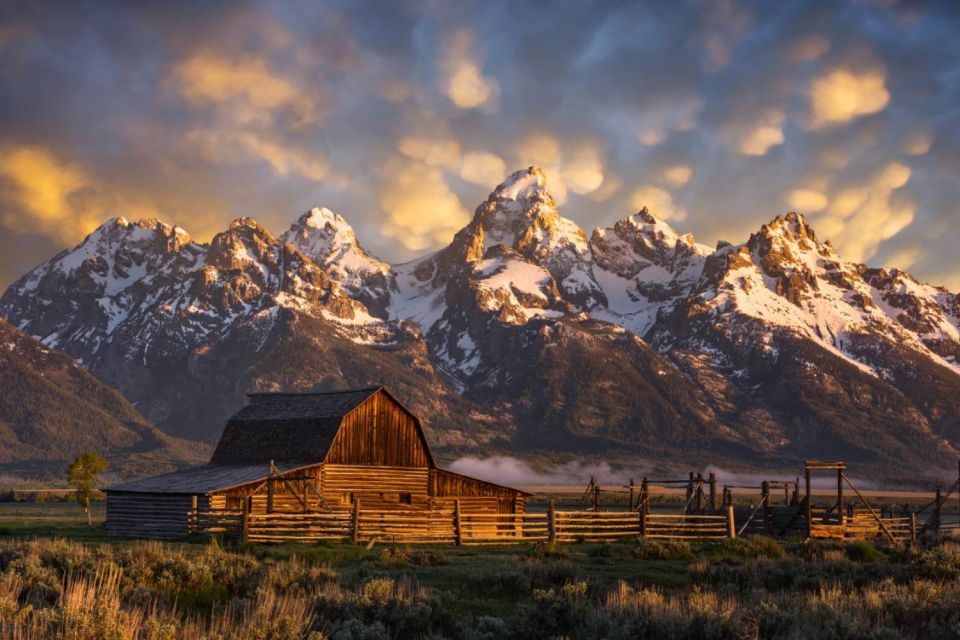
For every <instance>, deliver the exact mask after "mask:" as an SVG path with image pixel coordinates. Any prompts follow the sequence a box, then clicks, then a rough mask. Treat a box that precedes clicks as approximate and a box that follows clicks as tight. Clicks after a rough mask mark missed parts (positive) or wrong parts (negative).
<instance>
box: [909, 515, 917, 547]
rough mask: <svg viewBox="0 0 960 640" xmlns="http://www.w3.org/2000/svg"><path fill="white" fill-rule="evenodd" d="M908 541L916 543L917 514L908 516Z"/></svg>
mask: <svg viewBox="0 0 960 640" xmlns="http://www.w3.org/2000/svg"><path fill="white" fill-rule="evenodd" d="M910 539H911V540H913V541H916V539H917V514H916V513H911V514H910Z"/></svg>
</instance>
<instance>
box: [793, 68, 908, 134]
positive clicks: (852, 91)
mask: <svg viewBox="0 0 960 640" xmlns="http://www.w3.org/2000/svg"><path fill="white" fill-rule="evenodd" d="M889 102H890V92H889V91H888V90H887V87H886V73H885V72H884V71H883V70H880V69H874V70H872V71H864V72H861V73H856V72H854V71H849V70H847V69H835V70H833V71H829V72H827V73H825V74H824V75H821V76H819V77H817V78H815V79H814V80H813V82H812V83H811V85H810V109H811V118H812V120H811V126H812V127H813V128H815V129H816V128H822V127H827V126H831V125H837V124H842V123H844V122H849V121H851V120H853V119H855V118H858V117H860V116H865V115H869V114H871V113H877V112H878V111H882V110H883V109H884V108H885V107H886V106H887V104H888V103H889Z"/></svg>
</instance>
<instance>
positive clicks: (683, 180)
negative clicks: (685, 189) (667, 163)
mask: <svg viewBox="0 0 960 640" xmlns="http://www.w3.org/2000/svg"><path fill="white" fill-rule="evenodd" d="M692 177H693V167H691V166H688V165H685V164H678V165H674V166H672V167H667V168H666V169H664V170H663V179H664V180H666V181H667V183H668V184H669V185H670V186H672V187H682V186H683V185H685V184H687V183H688V182H690V178H692Z"/></svg>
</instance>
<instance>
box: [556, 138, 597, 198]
mask: <svg viewBox="0 0 960 640" xmlns="http://www.w3.org/2000/svg"><path fill="white" fill-rule="evenodd" d="M560 176H561V177H562V179H563V182H564V183H565V184H566V185H567V189H569V190H570V191H572V192H574V193H578V194H587V193H592V192H593V191H596V190H597V189H599V188H600V185H602V184H603V160H601V158H600V154H599V152H597V150H596V149H593V148H580V149H578V150H576V151H575V152H573V153H572V154H568V155H565V156H564V157H563V159H562V161H561V165H560Z"/></svg>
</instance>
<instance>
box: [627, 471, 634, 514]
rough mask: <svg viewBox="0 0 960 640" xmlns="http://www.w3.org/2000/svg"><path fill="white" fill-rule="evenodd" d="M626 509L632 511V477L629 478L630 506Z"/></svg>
mask: <svg viewBox="0 0 960 640" xmlns="http://www.w3.org/2000/svg"><path fill="white" fill-rule="evenodd" d="M627 511H633V478H630V507H629V508H628V509H627Z"/></svg>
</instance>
